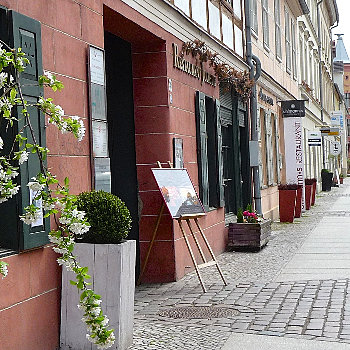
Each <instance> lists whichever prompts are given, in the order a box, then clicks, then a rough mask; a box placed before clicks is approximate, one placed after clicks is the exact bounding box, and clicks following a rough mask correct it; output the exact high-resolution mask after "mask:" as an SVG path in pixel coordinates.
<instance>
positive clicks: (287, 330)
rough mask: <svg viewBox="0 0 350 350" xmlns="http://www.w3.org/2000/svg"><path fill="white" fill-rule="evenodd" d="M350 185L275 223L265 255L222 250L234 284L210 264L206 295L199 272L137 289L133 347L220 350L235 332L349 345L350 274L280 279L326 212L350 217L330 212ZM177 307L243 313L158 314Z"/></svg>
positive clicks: (223, 262)
mask: <svg viewBox="0 0 350 350" xmlns="http://www.w3.org/2000/svg"><path fill="white" fill-rule="evenodd" d="M346 188H347V185H345V186H344V187H342V188H336V189H332V193H327V194H322V195H320V196H319V197H318V198H317V201H316V204H317V205H316V206H315V207H313V208H312V209H311V210H310V211H309V212H308V213H307V215H304V216H303V218H301V219H298V220H297V221H296V222H295V223H294V224H281V223H274V224H273V239H272V240H271V241H270V242H269V244H268V245H267V246H266V247H265V248H264V249H263V250H261V251H260V252H258V253H237V252H226V253H224V254H222V255H220V256H219V257H218V260H219V262H220V266H221V268H222V269H223V272H224V274H225V276H226V278H227V280H228V282H229V285H228V286H226V287H225V286H223V285H222V282H221V280H220V278H219V277H218V276H217V273H216V272H214V271H213V270H212V269H211V268H208V269H203V270H201V272H202V275H203V277H204V280H205V283H206V287H207V289H208V291H207V293H203V292H202V289H201V287H200V285H199V282H198V280H197V277H196V275H195V274H194V273H190V274H188V275H187V276H185V278H183V279H182V280H181V281H179V282H176V283H168V284H158V285H142V286H140V287H138V288H137V290H136V300H135V327H134V329H135V331H134V345H133V346H132V347H131V348H130V350H139V349H174V350H175V349H187V350H191V349H196V350H199V349H200V350H202V349H203V350H207V349H208V350H209V349H210V350H214V349H217V350H219V349H221V347H222V346H223V344H224V343H225V341H226V339H227V338H228V336H229V335H230V334H231V332H240V333H254V334H264V335H271V336H286V337H301V338H304V339H317V340H326V341H334V342H342V343H349V344H350V290H349V280H348V279H342V280H323V281H293V282H274V278H275V277H276V275H277V274H278V272H279V271H280V270H281V269H282V267H283V266H284V265H285V264H286V263H287V262H288V261H289V260H290V259H291V257H292V256H293V255H294V254H295V253H296V251H297V250H298V249H299V248H300V246H301V245H302V243H303V241H304V239H305V238H306V237H307V236H308V234H309V233H310V232H311V230H313V228H314V227H315V225H316V224H317V222H318V221H319V218H320V216H325V215H327V216H337V215H346V216H348V215H350V212H344V211H343V212H338V211H328V210H327V209H331V205H332V204H333V203H335V201H336V200H337V198H339V197H341V196H344V194H343V193H344V191H345V189H346ZM175 306H176V307H179V306H183V307H188V306H226V307H229V308H234V309H236V310H238V311H239V315H236V316H230V317H225V318H212V319H208V318H206V319H173V318H168V317H163V316H160V315H159V313H160V312H161V311H164V310H168V309H171V308H173V307H175ZM349 349H350V345H349Z"/></svg>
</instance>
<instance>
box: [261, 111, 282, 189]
mask: <svg viewBox="0 0 350 350" xmlns="http://www.w3.org/2000/svg"><path fill="white" fill-rule="evenodd" d="M278 128H279V126H278V116H277V115H276V114H274V113H271V112H270V111H268V110H267V111H266V110H264V109H263V108H261V109H260V133H261V137H260V142H261V143H260V145H261V148H260V150H261V162H262V169H261V170H262V178H261V185H262V186H264V187H267V186H273V185H275V184H276V183H279V182H280V150H279V129H278Z"/></svg>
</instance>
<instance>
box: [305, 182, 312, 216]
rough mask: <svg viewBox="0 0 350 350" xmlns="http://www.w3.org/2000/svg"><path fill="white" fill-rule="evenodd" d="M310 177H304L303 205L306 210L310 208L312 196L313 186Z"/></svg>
mask: <svg viewBox="0 0 350 350" xmlns="http://www.w3.org/2000/svg"><path fill="white" fill-rule="evenodd" d="M313 184H314V182H313V180H312V179H305V207H306V210H310V208H311V196H312V187H313Z"/></svg>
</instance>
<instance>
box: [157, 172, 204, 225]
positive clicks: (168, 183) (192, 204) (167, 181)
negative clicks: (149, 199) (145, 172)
mask: <svg viewBox="0 0 350 350" xmlns="http://www.w3.org/2000/svg"><path fill="white" fill-rule="evenodd" d="M152 173H153V176H154V177H155V179H156V182H157V185H158V187H159V190H160V192H161V194H162V196H163V199H164V201H165V204H166V205H167V207H168V209H169V212H170V214H171V216H172V218H173V219H177V218H179V217H181V216H185V215H193V214H203V213H205V210H204V208H203V205H202V203H201V202H200V200H199V197H198V195H197V193H196V191H195V189H194V187H193V184H192V181H191V179H190V177H189V175H188V172H187V170H186V169H173V168H159V169H152Z"/></svg>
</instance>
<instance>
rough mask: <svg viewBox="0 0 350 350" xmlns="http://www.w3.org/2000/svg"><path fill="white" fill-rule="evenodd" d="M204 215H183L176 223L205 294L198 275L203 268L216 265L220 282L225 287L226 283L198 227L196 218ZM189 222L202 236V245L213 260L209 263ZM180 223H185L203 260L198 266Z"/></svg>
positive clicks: (202, 284) (204, 289) (205, 238)
mask: <svg viewBox="0 0 350 350" xmlns="http://www.w3.org/2000/svg"><path fill="white" fill-rule="evenodd" d="M204 215H205V214H193V215H184V216H181V217H180V218H178V219H177V222H178V223H179V226H180V230H181V232H182V235H183V237H184V239H185V242H186V245H187V248H188V251H189V253H190V256H191V259H192V262H193V265H194V268H195V270H196V273H197V276H198V279H199V282H200V284H201V286H202V288H203V292H204V293H205V292H206V291H207V290H206V288H205V285H204V283H203V280H202V276H201V274H200V272H199V270H200V269H202V268H204V267H208V266H212V265H216V268H217V269H218V271H219V274H220V276H221V279H222V281H223V282H224V285H225V286H227V282H226V280H225V277H224V275H223V273H222V271H221V268H220V266H219V263H218V262H217V260H216V258H215V255H214V252H213V250H212V249H211V247H210V244H209V242H208V240H207V237H205V234H204V232H203V230H202V229H201V227H200V225H199V222H198V218H200V217H202V216H204ZM190 220H194V222H195V224H196V226H197V228H198V230H199V232H200V234H201V236H202V238H203V241H204V243H205V245H206V247H207V249H208V251H209V253H210V255H211V258H212V259H213V260H211V261H207V260H206V258H205V255H204V253H203V250H202V248H201V246H200V244H199V241H198V239H197V237H196V235H195V234H194V231H193V229H192V225H191V221H190ZM182 221H186V223H187V226H188V228H189V229H190V232H191V235H192V237H193V240H194V242H195V244H196V246H197V249H198V251H199V254H200V256H201V258H202V260H203V263H202V264H200V265H198V264H197V261H196V258H195V256H194V254H193V250H192V248H191V245H190V242H189V240H188V238H187V236H186V232H185V230H184V228H183V226H182Z"/></svg>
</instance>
